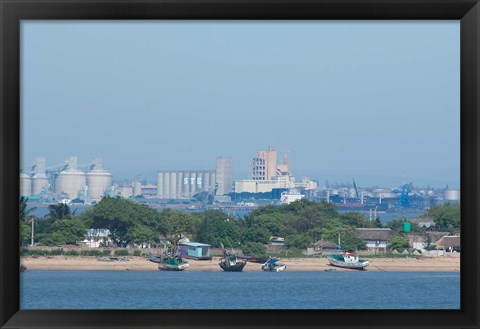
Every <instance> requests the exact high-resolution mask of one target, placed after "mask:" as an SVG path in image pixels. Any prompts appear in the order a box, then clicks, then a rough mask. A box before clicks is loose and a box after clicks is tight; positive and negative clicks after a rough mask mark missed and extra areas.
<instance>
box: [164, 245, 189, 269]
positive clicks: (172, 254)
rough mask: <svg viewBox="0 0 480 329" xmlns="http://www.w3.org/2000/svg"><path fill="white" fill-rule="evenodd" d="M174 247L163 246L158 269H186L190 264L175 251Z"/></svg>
mask: <svg viewBox="0 0 480 329" xmlns="http://www.w3.org/2000/svg"><path fill="white" fill-rule="evenodd" d="M176 251H177V249H176V248H165V251H164V252H163V254H162V256H161V259H160V262H159V264H158V269H159V270H162V271H183V270H185V269H187V268H188V267H189V266H190V265H189V264H188V262H187V261H186V260H184V259H183V258H182V256H180V255H178V254H177V253H176Z"/></svg>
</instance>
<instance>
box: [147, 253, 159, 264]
mask: <svg viewBox="0 0 480 329" xmlns="http://www.w3.org/2000/svg"><path fill="white" fill-rule="evenodd" d="M148 260H149V261H151V262H154V263H160V261H161V260H162V255H155V254H150V256H148Z"/></svg>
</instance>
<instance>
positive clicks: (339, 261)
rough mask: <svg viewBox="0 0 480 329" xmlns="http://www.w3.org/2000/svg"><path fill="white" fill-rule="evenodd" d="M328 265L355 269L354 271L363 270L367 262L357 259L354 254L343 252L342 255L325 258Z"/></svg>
mask: <svg viewBox="0 0 480 329" xmlns="http://www.w3.org/2000/svg"><path fill="white" fill-rule="evenodd" d="M327 259H328V261H329V262H330V265H332V266H337V267H343V268H349V269H355V270H364V269H365V267H367V266H368V260H366V259H359V258H358V256H357V255H356V254H354V253H353V252H344V253H343V254H337V255H332V256H329V257H327Z"/></svg>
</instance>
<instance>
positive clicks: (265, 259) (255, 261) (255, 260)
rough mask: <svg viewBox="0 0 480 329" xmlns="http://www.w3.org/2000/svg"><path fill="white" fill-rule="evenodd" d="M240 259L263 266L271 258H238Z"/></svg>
mask: <svg viewBox="0 0 480 329" xmlns="http://www.w3.org/2000/svg"><path fill="white" fill-rule="evenodd" d="M237 257H238V258H239V259H243V260H246V261H248V262H250V263H259V264H263V263H265V262H266V261H267V260H269V259H270V257H268V256H264V257H252V256H237Z"/></svg>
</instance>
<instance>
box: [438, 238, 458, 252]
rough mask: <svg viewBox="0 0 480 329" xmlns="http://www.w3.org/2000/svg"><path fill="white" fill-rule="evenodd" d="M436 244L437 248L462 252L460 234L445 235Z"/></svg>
mask: <svg viewBox="0 0 480 329" xmlns="http://www.w3.org/2000/svg"><path fill="white" fill-rule="evenodd" d="M435 246H436V247H437V249H441V250H443V251H447V252H453V251H456V252H460V250H461V248H460V236H458V235H451V236H444V237H442V238H441V239H440V240H438V241H437V242H436V243H435Z"/></svg>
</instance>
